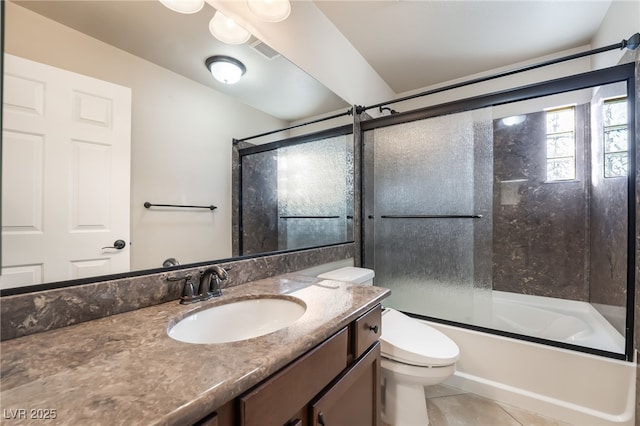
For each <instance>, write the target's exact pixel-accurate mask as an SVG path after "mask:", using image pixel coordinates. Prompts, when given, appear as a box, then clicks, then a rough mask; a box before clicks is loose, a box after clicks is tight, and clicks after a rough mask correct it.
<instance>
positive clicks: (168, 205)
mask: <svg viewBox="0 0 640 426" xmlns="http://www.w3.org/2000/svg"><path fill="white" fill-rule="evenodd" d="M144 207H145V208H146V209H149V208H151V207H177V208H182V209H209V210H215V209H217V208H218V207H217V206H214V205H210V206H190V205H186V204H153V203H150V202H148V201H145V203H144Z"/></svg>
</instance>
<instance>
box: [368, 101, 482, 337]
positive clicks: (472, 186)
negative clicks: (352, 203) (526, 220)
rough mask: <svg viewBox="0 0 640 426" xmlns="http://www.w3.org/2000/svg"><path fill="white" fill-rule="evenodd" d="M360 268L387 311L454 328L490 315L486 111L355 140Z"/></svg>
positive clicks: (390, 129)
mask: <svg viewBox="0 0 640 426" xmlns="http://www.w3.org/2000/svg"><path fill="white" fill-rule="evenodd" d="M364 147H365V148H364V149H365V151H364V161H365V173H364V179H365V221H366V222H365V226H366V230H365V250H364V256H365V257H364V263H365V265H366V266H367V267H370V268H372V269H374V270H375V272H376V278H375V282H376V285H379V286H383V287H387V288H390V289H391V290H392V294H391V296H390V298H389V299H387V301H386V303H385V304H386V305H387V306H390V307H393V308H396V309H398V310H401V311H405V312H410V313H415V314H419V315H423V316H428V317H436V318H441V319H446V320H451V321H456V322H465V323H469V322H470V323H476V324H477V323H483V322H485V321H487V320H488V319H489V318H490V309H491V299H490V298H491V295H490V290H491V228H492V225H491V209H492V203H491V200H492V172H491V170H492V120H491V112H490V110H489V109H486V110H476V111H472V112H464V113H459V114H451V115H446V116H440V117H434V118H428V119H424V120H420V121H413V122H409V123H403V124H398V125H393V126H389V127H382V128H377V129H374V130H369V131H367V132H365V134H364Z"/></svg>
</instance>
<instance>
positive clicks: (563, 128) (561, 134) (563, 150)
mask: <svg viewBox="0 0 640 426" xmlns="http://www.w3.org/2000/svg"><path fill="white" fill-rule="evenodd" d="M575 115H576V114H575V108H574V107H565V108H558V109H553V110H549V111H547V182H554V181H562V180H572V179H575V178H576V131H575Z"/></svg>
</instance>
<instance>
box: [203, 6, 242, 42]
mask: <svg viewBox="0 0 640 426" xmlns="http://www.w3.org/2000/svg"><path fill="white" fill-rule="evenodd" d="M209 31H210V32H211V34H213V36H214V37H215V38H217V39H218V40H220V41H221V42H223V43H227V44H242V43H245V42H246V41H248V40H249V38H251V33H250V32H249V31H247V30H245V29H244V28H242V27H241V26H240V25H238V24H237V23H236V22H235V21H234V20H233V19H231V18H228V17H227V16H225V15H224V14H223V13H222V12H220V11H216V13H215V15H213V18H211V21H209Z"/></svg>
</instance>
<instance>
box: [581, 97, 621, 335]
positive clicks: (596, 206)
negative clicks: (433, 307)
mask: <svg viewBox="0 0 640 426" xmlns="http://www.w3.org/2000/svg"><path fill="white" fill-rule="evenodd" d="M624 93H626V85H624V84H621V85H610V86H605V87H602V88H600V89H599V90H598V91H597V92H596V94H595V96H594V98H593V100H592V102H591V105H593V107H592V109H593V114H592V116H591V117H592V118H591V120H592V123H591V128H592V132H591V165H592V167H591V180H592V186H591V194H590V195H591V202H590V205H591V210H590V221H591V234H590V238H591V257H590V264H589V296H590V302H592V303H594V304H596V305H595V306H596V308H597V309H598V308H600V306H599V305H610V306H621V307H624V306H626V303H627V223H628V222H627V208H628V204H627V179H626V177H609V178H605V177H604V141H603V113H602V102H603V99H606V98H610V97H613V96H619V95H621V94H624ZM600 309H602V308H600ZM602 314H603V315H604V316H605V317H607V316H608V314H609V312H607V310H606V307H605V310H603V311H602ZM619 317H620V318H619V319H618V321H617V328H618V330H619V331H621V332H623V330H624V325H625V324H624V312H622V313H621V315H619ZM614 323H616V321H614ZM623 333H624V332H623Z"/></svg>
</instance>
